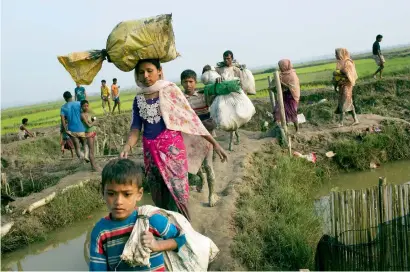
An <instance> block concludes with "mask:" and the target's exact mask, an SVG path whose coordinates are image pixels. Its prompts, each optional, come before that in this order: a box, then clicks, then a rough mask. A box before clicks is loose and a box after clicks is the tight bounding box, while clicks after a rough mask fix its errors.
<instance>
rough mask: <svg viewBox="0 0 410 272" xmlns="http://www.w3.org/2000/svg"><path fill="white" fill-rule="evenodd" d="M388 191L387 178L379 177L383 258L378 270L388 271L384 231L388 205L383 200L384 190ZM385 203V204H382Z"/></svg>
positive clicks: (380, 257)
mask: <svg viewBox="0 0 410 272" xmlns="http://www.w3.org/2000/svg"><path fill="white" fill-rule="evenodd" d="M385 189H386V178H385V177H379V201H378V202H379V207H378V209H379V224H380V225H379V226H378V229H379V230H380V232H379V233H380V246H381V249H380V252H381V254H380V255H381V256H379V260H380V261H379V266H378V269H377V270H386V269H385V267H384V265H383V264H386V261H387V255H388V254H387V252H386V250H387V248H386V247H387V244H386V237H385V236H384V230H383V206H384V205H386V203H385V202H384V201H382V200H383V196H384V190H385ZM382 202H383V203H382Z"/></svg>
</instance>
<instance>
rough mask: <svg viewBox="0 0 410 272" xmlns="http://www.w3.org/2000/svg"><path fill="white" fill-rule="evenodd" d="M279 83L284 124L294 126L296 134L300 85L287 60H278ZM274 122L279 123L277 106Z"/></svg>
mask: <svg viewBox="0 0 410 272" xmlns="http://www.w3.org/2000/svg"><path fill="white" fill-rule="evenodd" d="M278 66H279V70H280V74H279V78H280V83H281V85H282V91H283V103H284V106H285V115H286V122H289V123H290V122H292V123H293V124H294V125H295V129H296V133H298V131H299V125H298V105H299V98H300V84H299V78H298V76H297V75H296V71H295V70H294V69H293V66H292V63H291V62H290V60H288V59H283V60H280V61H279V63H278ZM275 120H276V122H279V121H280V110H279V106H278V105H276V107H275Z"/></svg>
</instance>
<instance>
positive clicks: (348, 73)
mask: <svg viewBox="0 0 410 272" xmlns="http://www.w3.org/2000/svg"><path fill="white" fill-rule="evenodd" d="M335 55H336V59H337V64H336V71H335V72H334V73H333V83H334V85H335V90H337V89H338V91H339V102H338V107H337V109H336V112H335V113H336V114H340V123H339V127H341V126H343V120H344V113H345V112H351V114H352V116H353V119H354V123H353V124H352V125H357V124H359V120H358V119H357V115H356V111H355V108H354V105H353V86H354V85H355V84H356V80H357V73H356V67H355V64H354V62H353V60H352V59H351V58H350V54H349V52H348V51H347V49H346V48H337V49H336V50H335Z"/></svg>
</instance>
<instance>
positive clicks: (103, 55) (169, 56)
mask: <svg viewBox="0 0 410 272" xmlns="http://www.w3.org/2000/svg"><path fill="white" fill-rule="evenodd" d="M178 56H179V54H178V52H177V51H176V47H175V37H174V31H173V28H172V14H165V15H158V16H155V17H150V18H146V19H141V20H133V21H124V22H121V23H119V24H118V25H117V26H116V27H115V28H114V29H113V30H112V31H111V34H110V35H109V36H108V39H107V44H106V47H105V49H103V50H90V51H86V52H77V53H71V54H68V55H66V56H58V57H57V58H58V60H59V61H60V63H61V64H62V65H63V66H64V68H65V69H66V70H67V71H68V72H69V73H70V75H71V77H72V78H73V80H74V81H75V82H76V83H77V84H84V85H89V84H91V83H92V81H93V79H94V77H95V76H96V75H97V73H98V72H99V71H100V69H101V66H102V63H103V61H104V60H105V59H107V60H108V61H109V62H112V63H114V65H115V66H116V67H117V68H118V69H120V70H121V71H124V72H129V71H131V70H133V69H134V68H135V66H136V64H137V63H138V61H139V60H140V59H158V60H160V61H161V63H164V62H168V61H171V60H174V59H175V58H177V57H178Z"/></svg>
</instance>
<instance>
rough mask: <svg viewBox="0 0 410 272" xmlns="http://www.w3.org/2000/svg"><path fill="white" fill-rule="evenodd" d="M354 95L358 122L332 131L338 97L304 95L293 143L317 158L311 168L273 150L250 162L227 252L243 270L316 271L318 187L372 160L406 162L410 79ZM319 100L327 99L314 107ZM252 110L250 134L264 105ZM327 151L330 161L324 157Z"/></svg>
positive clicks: (273, 147) (320, 93)
mask: <svg viewBox="0 0 410 272" xmlns="http://www.w3.org/2000/svg"><path fill="white" fill-rule="evenodd" d="M354 95H355V104H356V107H357V108H358V111H359V112H361V113H366V114H363V115H360V116H359V118H360V120H361V122H362V123H361V124H360V125H359V126H357V127H344V128H335V127H334V124H335V123H334V122H335V121H336V117H337V116H335V115H334V110H335V108H336V105H337V102H336V95H335V94H333V93H332V92H331V91H330V90H327V91H325V90H324V91H318V92H314V93H311V94H304V96H303V98H302V100H301V105H300V112H302V113H304V114H305V116H306V119H307V123H306V124H303V125H302V130H301V134H300V135H297V136H295V137H293V138H292V147H293V150H296V151H299V152H301V153H304V154H307V153H310V152H316V155H317V162H316V163H315V164H313V163H310V162H308V161H307V160H305V159H302V158H295V157H291V156H289V151H288V150H287V149H281V148H280V147H279V146H278V145H276V144H267V145H266V146H265V147H264V149H262V150H263V151H260V152H257V153H255V154H254V155H253V156H252V159H251V164H252V165H253V167H252V168H248V169H247V171H246V179H245V183H244V184H243V186H242V187H241V188H240V189H239V197H238V198H237V211H236V213H235V216H234V225H235V228H236V235H235V238H234V244H233V246H232V251H233V255H234V256H235V257H236V258H238V259H239V260H240V261H241V262H242V263H243V264H244V265H245V266H246V267H247V268H248V269H249V270H298V269H301V268H309V269H314V251H315V248H316V245H317V242H318V241H319V239H320V237H321V235H322V230H321V228H320V221H319V218H317V216H316V215H315V213H314V197H315V193H316V192H317V190H318V189H319V188H320V186H321V185H322V184H323V182H326V180H328V179H329V178H331V177H332V176H333V175H337V173H338V172H341V171H357V170H363V169H368V168H370V163H371V162H374V163H376V164H377V163H382V164H383V163H385V162H389V161H395V160H401V159H409V158H410V124H409V122H408V121H409V110H410V104H409V103H410V84H409V80H403V79H392V80H388V81H382V82H376V83H370V84H369V83H368V84H363V85H359V86H357V87H356V88H355V93H354ZM322 99H327V101H325V102H323V103H317V102H319V101H320V100H322ZM257 111H258V112H257V116H256V118H255V120H253V121H252V122H251V123H250V124H248V127H252V126H253V127H254V128H255V129H256V128H258V127H261V124H262V123H263V122H264V121H266V120H269V118H270V117H269V116H268V114H267V113H266V112H269V111H270V105H269V102H268V101H262V100H261V101H258V103H257ZM370 113H378V114H384V116H380V115H372V114H370ZM272 126H273V125H272V124H270V127H272ZM374 128H376V130H374ZM327 151H333V152H334V153H336V155H335V156H334V157H333V158H327V157H326V156H325V153H326V152H327ZM403 182H404V181H403Z"/></svg>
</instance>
